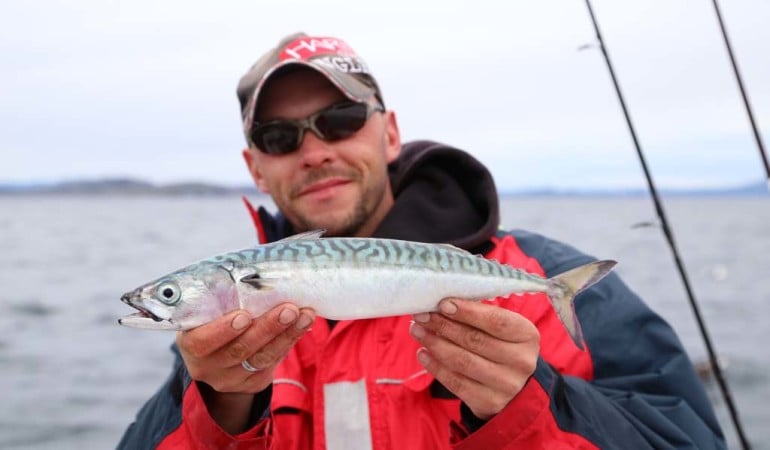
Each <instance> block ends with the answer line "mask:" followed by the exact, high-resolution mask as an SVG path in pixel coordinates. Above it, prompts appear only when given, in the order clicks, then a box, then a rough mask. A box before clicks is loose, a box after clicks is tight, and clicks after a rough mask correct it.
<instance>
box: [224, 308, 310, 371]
mask: <svg viewBox="0 0 770 450" xmlns="http://www.w3.org/2000/svg"><path fill="white" fill-rule="evenodd" d="M314 321H315V312H314V311H313V310H311V309H302V310H300V316H299V317H298V318H297V321H296V322H295V323H294V326H291V327H288V328H286V329H285V330H284V331H283V332H282V333H281V334H279V335H278V336H276V337H275V338H274V339H273V340H272V341H270V342H268V343H267V344H265V345H264V346H262V347H261V348H260V349H259V350H258V351H257V352H256V353H254V354H252V355H251V356H249V357H248V358H246V361H248V363H249V364H250V365H251V366H252V367H254V368H255V369H257V370H258V371H259V370H265V369H269V368H273V367H275V366H276V365H278V363H280V362H281V361H282V360H283V358H285V357H286V355H287V354H288V353H289V351H290V350H291V348H292V347H293V346H294V344H296V343H297V341H299V339H300V338H301V337H302V336H303V335H304V334H305V333H307V331H308V330H309V329H310V326H311V325H312V323H313V322H314ZM244 337H245V335H244ZM239 364H240V363H239Z"/></svg>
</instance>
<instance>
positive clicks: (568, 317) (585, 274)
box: [546, 260, 617, 350]
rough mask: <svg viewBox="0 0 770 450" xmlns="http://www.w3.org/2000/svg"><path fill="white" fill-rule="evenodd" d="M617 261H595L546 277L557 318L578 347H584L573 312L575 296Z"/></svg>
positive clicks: (581, 332)
mask: <svg viewBox="0 0 770 450" xmlns="http://www.w3.org/2000/svg"><path fill="white" fill-rule="evenodd" d="M616 264H617V262H615V261H612V260H605V261H595V262H591V263H588V264H584V265H582V266H579V267H576V268H574V269H571V270H568V271H566V272H564V273H560V274H559V275H556V276H554V277H553V278H549V279H548V288H547V291H546V293H547V294H548V298H549V299H550V300H551V305H552V306H553V309H554V310H555V311H556V314H557V315H558V316H559V319H560V320H561V322H562V323H563V324H564V326H565V327H566V328H567V332H568V333H569V335H570V337H571V338H572V340H573V342H575V345H577V346H578V348H579V349H581V350H583V349H584V348H585V342H584V341H583V331H582V330H581V328H580V323H579V322H578V320H577V315H576V314H575V304H574V300H575V296H576V295H578V294H579V293H581V292H582V291H583V290H585V289H586V288H588V287H589V286H591V285H593V284H594V283H596V282H597V281H599V280H601V279H602V278H604V276H605V275H607V274H608V273H609V272H610V271H611V270H612V268H613V267H615V265H616Z"/></svg>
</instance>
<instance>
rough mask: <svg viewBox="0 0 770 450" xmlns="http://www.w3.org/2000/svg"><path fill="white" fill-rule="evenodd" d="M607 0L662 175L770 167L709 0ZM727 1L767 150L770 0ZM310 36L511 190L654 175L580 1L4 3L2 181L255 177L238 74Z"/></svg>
mask: <svg viewBox="0 0 770 450" xmlns="http://www.w3.org/2000/svg"><path fill="white" fill-rule="evenodd" d="M592 5H593V8H594V12H595V13H596V16H597V20H598V22H599V25H600V27H601V31H602V35H603V37H604V40H605V45H606V48H607V50H608V52H609V54H610V57H611V59H612V62H613V65H614V67H615V71H616V74H617V76H618V79H619V81H620V85H621V88H622V90H623V93H624V95H625V100H626V103H627V105H628V107H629V110H630V113H631V117H632V120H633V122H634V125H635V128H636V131H637V135H638V137H639V141H640V143H641V147H642V151H643V152H644V154H645V157H646V160H647V163H648V165H649V168H650V171H651V173H652V176H653V178H654V180H655V181H656V184H657V185H658V186H660V187H673V188H685V187H686V188H690V187H721V186H737V185H743V184H748V183H752V182H758V181H760V180H762V179H763V178H764V169H763V166H762V160H761V158H760V156H759V151H758V149H757V146H756V143H755V141H754V137H753V134H752V132H751V128H750V125H749V122H748V119H747V114H746V110H745V108H744V106H743V102H742V100H741V97H740V93H739V90H738V86H737V82H736V80H735V78H734V75H733V72H732V68H731V66H730V64H729V58H728V54H727V51H726V49H725V45H724V41H723V40H722V36H721V34H720V31H719V27H718V22H717V19H716V15H715V11H714V7H713V4H712V2H711V1H707V0H700V1H684V0H673V1H672V0H635V1H628V0H625V1H617V0H614V1H612V0H594V1H593V2H592ZM719 5H720V7H721V10H722V13H723V17H724V20H725V22H726V26H727V29H728V32H729V36H730V39H731V43H732V45H733V49H734V51H735V54H736V58H737V60H738V64H739V68H740V71H741V75H742V77H743V81H744V83H745V87H746V89H747V91H748V93H749V96H750V101H751V106H752V109H753V111H754V114H755V119H756V120H757V123H758V124H759V126H760V130H761V134H762V136H763V140H764V142H765V145H766V146H767V145H770V136H769V135H770V83H768V82H767V80H768V79H770V57H768V55H770V27H768V26H767V24H768V23H770V2H767V1H766V0H722V1H720V3H719ZM295 31H305V32H307V33H309V34H311V35H317V36H335V37H339V38H342V39H343V40H345V41H347V42H348V44H350V45H351V46H352V47H353V48H354V49H355V50H356V51H357V52H358V53H359V55H361V56H362V57H363V58H364V60H365V61H366V62H367V64H368V66H369V68H370V70H371V71H372V72H373V74H374V75H375V77H376V78H377V80H378V82H379V84H380V86H381V88H382V91H383V94H384V97H385V102H386V104H387V106H388V107H389V108H391V109H393V110H395V111H396V115H397V118H398V123H399V127H400V130H401V134H402V138H403V139H404V140H411V139H432V140H435V141H439V142H443V143H445V144H449V145H452V146H455V147H459V148H462V149H464V150H466V151H468V152H470V153H471V154H473V155H474V156H476V157H477V158H478V159H479V160H481V161H482V162H483V163H485V164H487V165H488V167H489V168H490V170H491V171H492V174H493V176H494V178H495V180H496V183H497V185H498V187H499V188H500V189H501V190H516V189H531V188H536V189H539V188H552V189H597V188H605V189H606V188H610V189H613V188H635V187H643V186H645V179H644V175H643V172H642V169H641V164H640V162H639V159H638V157H637V154H636V151H635V149H634V147H633V143H632V140H631V138H630V134H629V131H628V128H627V127H626V124H625V121H624V119H623V116H622V112H621V109H620V106H619V102H618V99H617V96H616V94H615V91H614V88H613V86H612V84H611V80H610V77H609V73H608V71H607V66H606V64H605V62H604V59H603V58H602V56H601V52H600V50H599V49H598V47H597V45H596V43H597V40H596V35H595V33H594V30H593V26H592V24H591V21H590V17H589V15H588V12H587V7H586V4H585V2H584V1H582V0H570V1H568V0H539V1H535V0H530V1H526V2H525V1H520V0H511V1H507V2H500V1H494V2H493V1H485V0H476V1H452V0H444V1H435V0H425V1H420V2H416V1H408V2H407V1H402V0H389V1H387V2H376V3H374V2H366V1H361V0H359V1H353V0H326V1H317V0H302V1H300V0H280V1H271V2H268V1H264V0H250V1H245V0H230V1H228V0H223V1H220V2H211V1H206V2H203V1H195V0H187V1H178V0H131V1H124V0H78V1H64V0H61V1H57V0H37V1H36V0H30V1H24V2H21V1H19V2H10V1H5V2H2V6H0V183H30V182H58V181H64V180H72V179H83V178H85V179H96V178H104V177H138V178H143V179H146V180H149V181H151V182H155V183H158V184H166V183H175V182H183V181H193V180H195V181H203V182H213V183H221V184H226V185H244V184H250V183H251V180H250V178H249V176H248V173H247V171H246V169H245V165H244V163H243V161H242V159H241V156H240V150H241V149H242V148H243V146H244V145H245V141H244V138H243V132H242V129H241V127H240V115H239V110H238V102H237V99H236V96H235V86H236V84H237V82H238V79H239V78H240V77H241V75H243V73H245V71H246V70H247V69H248V68H249V66H251V64H252V63H253V62H254V61H255V60H256V59H257V58H258V57H259V56H260V55H261V54H262V53H264V52H265V51H267V50H268V49H269V48H271V47H273V46H274V45H275V44H276V43H277V41H278V40H279V39H280V38H281V37H283V36H285V35H287V34H290V33H293V32H295ZM581 48H582V50H580V49H581Z"/></svg>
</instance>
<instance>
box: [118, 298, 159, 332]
mask: <svg viewBox="0 0 770 450" xmlns="http://www.w3.org/2000/svg"><path fill="white" fill-rule="evenodd" d="M134 298H135V297H134V295H132V293H127V294H123V296H122V297H120V301H122V302H123V303H125V304H127V305H128V306H130V307H132V308H134V309H136V310H137V311H138V312H135V313H133V314H129V315H127V316H125V317H123V318H121V319H118V323H119V324H121V325H129V326H131V325H132V324H133V323H134V322H135V321H140V322H143V321H146V320H152V321H153V322H162V321H163V320H164V319H162V318H160V317H158V316H157V315H155V314H154V313H153V312H152V311H150V310H149V309H147V308H145V307H144V306H142V305H140V304H138V303H137V302H135V301H134V300H133V299H134Z"/></svg>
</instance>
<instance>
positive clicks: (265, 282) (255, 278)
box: [240, 272, 275, 291]
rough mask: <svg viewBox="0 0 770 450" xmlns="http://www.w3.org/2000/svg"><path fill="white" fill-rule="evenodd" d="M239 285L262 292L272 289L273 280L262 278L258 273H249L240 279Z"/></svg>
mask: <svg viewBox="0 0 770 450" xmlns="http://www.w3.org/2000/svg"><path fill="white" fill-rule="evenodd" d="M240 281H241V283H246V284H248V285H249V286H252V287H255V288H257V289H259V290H262V291H269V290H271V289H273V286H272V284H273V282H274V281H275V279H272V278H262V277H261V276H260V275H259V273H257V272H255V273H250V274H248V275H246V276H243V277H241V279H240Z"/></svg>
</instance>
